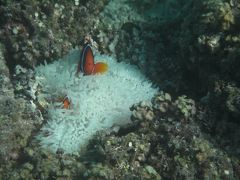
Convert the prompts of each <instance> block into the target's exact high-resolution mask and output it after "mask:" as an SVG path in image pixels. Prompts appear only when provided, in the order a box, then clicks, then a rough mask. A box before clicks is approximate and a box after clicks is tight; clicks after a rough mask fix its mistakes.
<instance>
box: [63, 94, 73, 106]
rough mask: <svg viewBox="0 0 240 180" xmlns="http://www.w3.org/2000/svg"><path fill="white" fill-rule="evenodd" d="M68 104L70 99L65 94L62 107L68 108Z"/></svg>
mask: <svg viewBox="0 0 240 180" xmlns="http://www.w3.org/2000/svg"><path fill="white" fill-rule="evenodd" d="M70 104H71V101H70V100H69V98H68V97H67V96H66V97H65V98H64V99H63V108H64V109H69V108H70Z"/></svg>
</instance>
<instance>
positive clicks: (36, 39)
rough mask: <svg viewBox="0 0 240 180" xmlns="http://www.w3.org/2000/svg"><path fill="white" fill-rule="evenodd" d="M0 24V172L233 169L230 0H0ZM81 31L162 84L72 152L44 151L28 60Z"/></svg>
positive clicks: (215, 172)
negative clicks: (113, 124) (119, 121)
mask: <svg viewBox="0 0 240 180" xmlns="http://www.w3.org/2000/svg"><path fill="white" fill-rule="evenodd" d="M0 27H1V28H0V179H3V180H5V179H6V180H18V179H19V180H20V179H22V180H28V179H29V180H32V179H41V180H45V179H49V180H51V179H58V180H63V179H64V180H65V179H78V180H79V179H92V180H95V179H123V180H125V179H126V180H127V179H128V180H135V179H136V180H138V179H149V180H152V179H167V180H168V179H169V180H170V179H171V180H172V179H177V180H180V179H187V180H189V179H207V180H208V179H209V180H210V179H226V180H228V179H230V180H235V179H236V180H237V179H240V131H239V130H240V2H239V1H238V0H152V1H149V0H98V1H94V0H72V1H69V0H62V1H60V0H56V1H52V0H39V1H36V0H22V1H18V0H0ZM89 35H91V37H92V39H93V40H94V42H95V44H97V45H98V46H97V49H98V51H99V53H101V54H105V55H109V56H113V57H115V58H116V59H117V60H118V61H119V62H124V63H130V64H133V65H137V67H138V69H139V70H140V71H141V73H142V74H144V75H145V76H146V77H147V78H148V79H150V80H151V82H152V83H153V85H154V87H158V88H159V89H160V90H159V93H157V94H156V95H154V96H153V97H152V99H151V101H145V100H144V99H142V101H141V102H139V101H136V102H135V104H132V105H130V110H131V112H132V113H131V115H130V116H131V121H130V123H128V124H125V125H123V126H117V127H113V128H112V129H109V130H107V131H106V130H105V131H98V132H97V133H96V134H95V135H94V136H93V137H92V139H91V140H90V141H89V143H88V144H87V146H86V147H85V148H83V149H81V153H80V154H75V155H71V154H68V153H65V152H64V150H63V149H58V150H57V151H56V152H53V151H50V150H49V149H47V148H42V147H40V145H39V142H38V140H37V139H36V136H37V135H38V133H39V131H41V128H42V127H43V126H44V125H45V124H47V123H49V122H48V120H49V113H48V112H49V111H48V104H49V102H48V101H47V100H46V99H41V98H39V97H40V96H39V94H41V93H43V92H42V91H43V87H41V85H39V84H38V83H37V78H36V73H35V68H36V67H38V65H40V64H43V63H44V61H45V62H46V63H51V62H54V61H55V60H57V59H60V58H61V57H63V56H64V55H66V54H67V53H68V52H70V51H71V50H72V49H76V48H77V49H81V48H82V45H83V42H84V37H86V36H89ZM139 88H141V87H139ZM86 98H87V97H86ZM129 118H130V117H129ZM123 121H124V119H123ZM49 135H50V134H49V132H46V133H45V136H46V137H47V136H49ZM79 138H81V137H79Z"/></svg>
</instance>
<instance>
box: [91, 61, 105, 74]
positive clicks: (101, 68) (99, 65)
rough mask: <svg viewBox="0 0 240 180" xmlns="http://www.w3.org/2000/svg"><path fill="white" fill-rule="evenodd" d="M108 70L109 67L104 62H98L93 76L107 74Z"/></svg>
mask: <svg viewBox="0 0 240 180" xmlns="http://www.w3.org/2000/svg"><path fill="white" fill-rule="evenodd" d="M107 70H108V65H107V64H106V63H103V62H98V63H96V64H95V66H94V69H93V74H98V73H100V74H102V73H105V72H106V71H107Z"/></svg>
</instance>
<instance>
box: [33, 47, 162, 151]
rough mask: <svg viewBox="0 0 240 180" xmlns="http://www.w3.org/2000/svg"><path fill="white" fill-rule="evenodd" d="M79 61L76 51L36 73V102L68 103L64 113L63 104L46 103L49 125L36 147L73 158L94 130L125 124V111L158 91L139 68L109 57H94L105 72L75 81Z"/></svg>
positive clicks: (78, 77)
mask: <svg viewBox="0 0 240 180" xmlns="http://www.w3.org/2000/svg"><path fill="white" fill-rule="evenodd" d="M79 57H80V52H79V51H78V50H72V51H71V52H70V53H69V55H67V56H66V57H64V58H63V59H60V60H58V61H54V62H53V63H52V64H45V65H40V66H38V67H36V69H35V72H36V79H37V81H38V83H39V84H40V85H41V89H42V91H41V93H39V95H38V96H39V97H40V96H41V97H44V98H45V99H48V100H49V99H54V98H53V97H58V96H61V95H63V94H64V95H67V96H68V98H69V99H71V107H70V108H68V109H66V108H62V107H61V105H60V103H61V102H54V101H52V103H50V105H49V106H48V108H47V109H48V114H49V116H48V117H49V118H48V119H47V123H46V124H44V125H43V127H42V128H41V131H40V133H39V134H38V135H37V139H38V140H39V142H40V145H41V146H42V147H43V148H47V149H50V150H52V151H54V152H56V151H57V149H59V148H60V149H63V150H64V152H65V153H71V154H77V153H78V152H79V150H80V149H81V148H82V147H83V146H84V145H86V144H87V142H88V140H89V139H90V138H91V137H92V136H93V135H94V134H95V133H96V132H97V131H98V130H102V129H107V128H110V127H112V126H113V125H121V124H126V123H129V122H130V115H131V113H130V110H129V107H130V106H131V105H132V104H134V103H136V102H138V101H140V100H149V99H150V98H151V97H152V96H153V95H154V94H155V93H156V92H157V91H158V89H157V88H154V87H153V86H152V83H151V82H150V81H149V80H147V78H146V77H145V76H144V75H143V74H142V73H141V72H140V71H139V70H138V69H137V67H135V66H133V65H129V64H125V63H118V62H117V61H116V59H114V58H113V57H110V56H102V55H96V56H95V59H96V62H98V60H99V61H101V62H105V63H107V64H108V67H109V70H108V71H107V72H106V73H104V74H101V75H100V74H99V75H91V76H83V75H82V74H80V75H79V76H76V70H77V63H78V60H79ZM46 134H47V135H46Z"/></svg>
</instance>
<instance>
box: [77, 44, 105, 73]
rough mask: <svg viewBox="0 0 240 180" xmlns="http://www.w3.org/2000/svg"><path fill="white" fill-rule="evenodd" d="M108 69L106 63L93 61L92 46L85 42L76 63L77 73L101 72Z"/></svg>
mask: <svg viewBox="0 0 240 180" xmlns="http://www.w3.org/2000/svg"><path fill="white" fill-rule="evenodd" d="M107 70H108V65H107V64H106V63H103V62H98V63H96V64H95V63H94V56H93V52H92V48H91V46H90V44H89V43H86V44H85V45H84V47H83V49H82V52H81V56H80V60H79V63H78V68H77V74H78V73H79V72H80V71H81V72H83V74H84V75H92V74H98V73H100V74H102V73H104V72H106V71H107Z"/></svg>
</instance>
